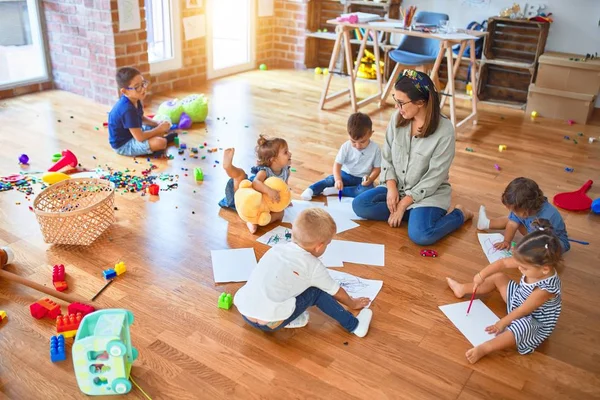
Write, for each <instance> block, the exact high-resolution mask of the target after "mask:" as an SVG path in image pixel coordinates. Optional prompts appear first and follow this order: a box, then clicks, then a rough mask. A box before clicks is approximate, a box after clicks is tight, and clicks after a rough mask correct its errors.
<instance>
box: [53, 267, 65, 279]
mask: <svg viewBox="0 0 600 400" xmlns="http://www.w3.org/2000/svg"><path fill="white" fill-rule="evenodd" d="M64 280H65V266H64V265H62V264H60V265H55V266H54V267H53V268H52V282H61V281H63V282H64Z"/></svg>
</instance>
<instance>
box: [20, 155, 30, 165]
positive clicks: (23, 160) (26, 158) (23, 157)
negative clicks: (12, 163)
mask: <svg viewBox="0 0 600 400" xmlns="http://www.w3.org/2000/svg"><path fill="white" fill-rule="evenodd" d="M19 164H29V156H28V155H27V154H21V156H20V157H19Z"/></svg>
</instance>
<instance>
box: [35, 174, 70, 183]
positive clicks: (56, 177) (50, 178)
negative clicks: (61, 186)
mask: <svg viewBox="0 0 600 400" xmlns="http://www.w3.org/2000/svg"><path fill="white" fill-rule="evenodd" d="M67 179H71V177H70V176H69V175H67V174H63V173H62V172H46V173H45V174H44V176H42V180H43V181H44V182H46V183H47V184H48V185H54V184H55V183H58V182H62V181H64V180H67Z"/></svg>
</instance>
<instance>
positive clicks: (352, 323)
mask: <svg viewBox="0 0 600 400" xmlns="http://www.w3.org/2000/svg"><path fill="white" fill-rule="evenodd" d="M311 306H317V307H318V308H319V310H321V311H323V312H324V313H325V314H327V315H329V316H330V317H331V318H333V319H335V320H336V321H337V322H339V324H340V325H341V326H342V327H343V328H344V329H346V330H347V331H348V332H354V330H355V329H356V327H357V326H358V319H356V317H355V316H354V315H352V313H351V312H349V311H347V310H346V309H345V308H344V307H342V306H341V305H340V303H338V302H337V300H336V299H334V298H333V296H332V295H330V294H329V293H325V292H324V291H322V290H321V289H319V288H316V287H309V288H308V289H306V290H305V291H304V292H302V293H300V294H299V295H298V296H296V309H295V310H294V312H293V313H292V315H290V316H289V318H288V319H286V320H285V321H283V322H282V323H281V324H279V325H278V326H277V327H275V328H273V329H271V328H270V327H268V326H267V325H260V324H257V323H256V322H252V321H250V320H248V319H247V318H246V317H244V320H245V321H246V322H247V323H249V324H250V325H252V326H253V327H255V328H258V329H260V330H262V331H265V332H275V331H277V330H279V329H281V328H284V327H285V326H287V325H288V324H289V323H290V322H292V321H293V320H295V319H296V318H298V316H299V315H300V314H302V313H303V312H304V311H306V310H307V309H308V307H311Z"/></svg>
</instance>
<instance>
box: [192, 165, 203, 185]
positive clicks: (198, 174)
mask: <svg viewBox="0 0 600 400" xmlns="http://www.w3.org/2000/svg"><path fill="white" fill-rule="evenodd" d="M194 179H195V180H196V182H198V181H203V180H204V172H202V168H194Z"/></svg>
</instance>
